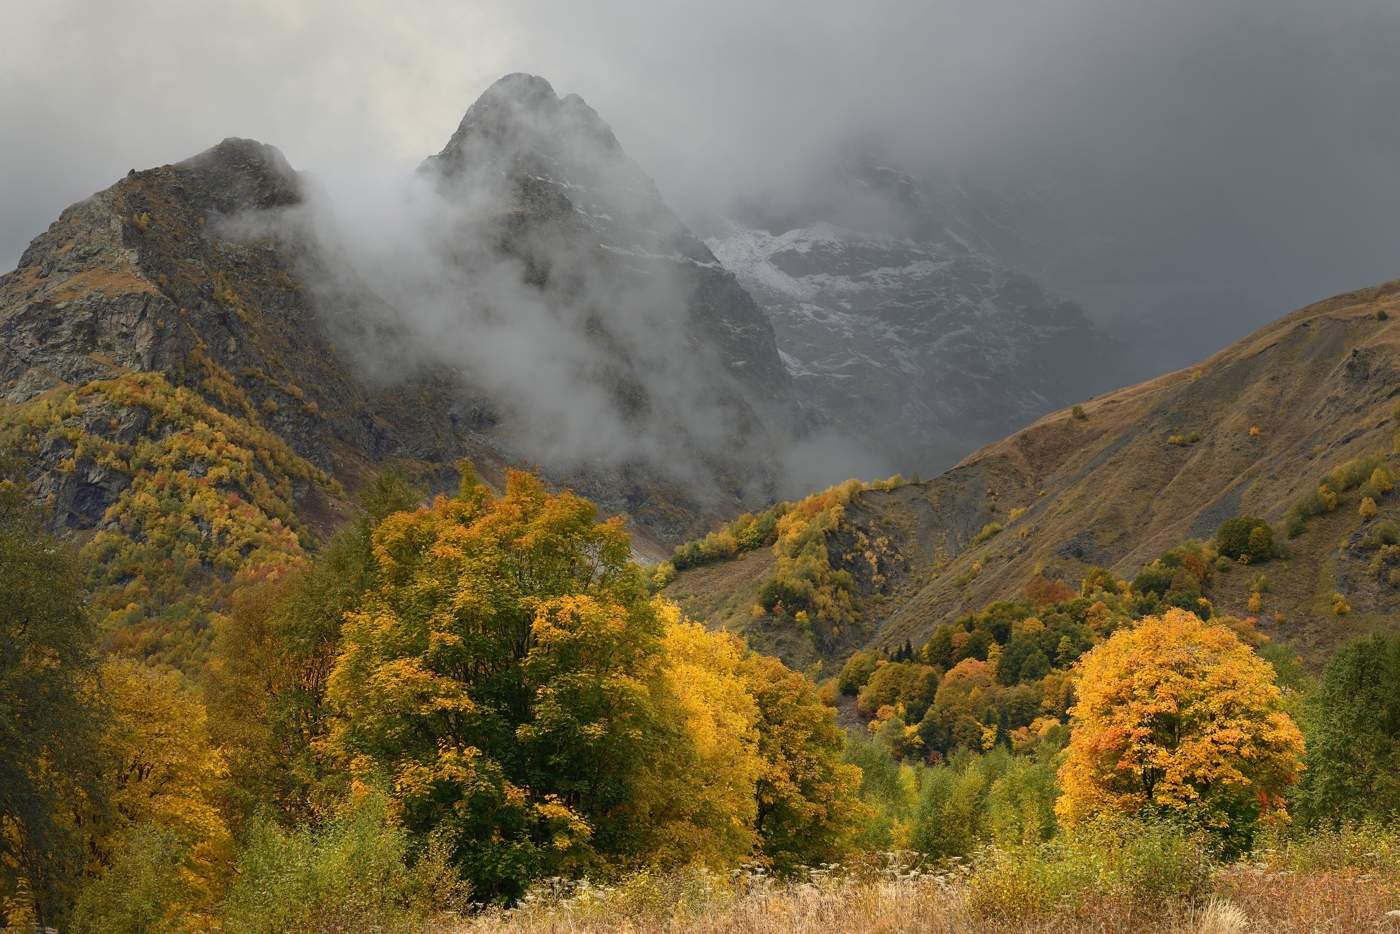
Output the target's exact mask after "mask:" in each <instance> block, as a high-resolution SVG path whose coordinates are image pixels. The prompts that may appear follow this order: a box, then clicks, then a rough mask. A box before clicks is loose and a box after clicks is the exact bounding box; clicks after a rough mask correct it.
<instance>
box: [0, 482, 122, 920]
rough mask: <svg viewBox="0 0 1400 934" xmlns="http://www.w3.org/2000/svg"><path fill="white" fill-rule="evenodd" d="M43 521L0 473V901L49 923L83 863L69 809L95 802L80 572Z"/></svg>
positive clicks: (95, 710)
mask: <svg viewBox="0 0 1400 934" xmlns="http://www.w3.org/2000/svg"><path fill="white" fill-rule="evenodd" d="M44 520H45V517H44V515H43V514H42V513H41V512H40V511H39V510H38V509H36V508H34V507H33V506H31V505H30V503H29V499H28V497H27V495H26V490H25V489H24V488H23V487H21V486H19V485H18V484H16V483H14V482H12V481H9V480H0V899H5V900H12V899H17V901H16V902H14V903H15V904H17V905H18V903H19V902H31V899H32V903H31V904H28V905H27V906H19V907H20V910H23V911H27V912H29V913H30V914H31V916H32V917H34V919H35V920H37V921H39V922H42V923H46V924H48V923H53V922H55V921H57V920H58V919H59V915H60V907H61V905H62V904H63V903H64V902H65V900H66V898H68V897H69V896H70V892H71V885H72V883H73V881H74V880H75V879H76V877H77V875H78V873H79V872H80V871H81V869H82V865H81V860H82V852H83V848H82V846H81V845H80V843H79V833H78V827H77V826H76V823H75V815H76V814H77V813H78V812H79V811H82V812H86V813H90V814H91V813H100V812H101V811H102V810H103V802H102V800H101V794H100V792H101V789H100V786H99V784H98V779H97V769H96V762H95V755H94V752H95V749H96V743H97V733H98V729H99V728H100V726H101V717H100V708H99V707H98V705H97V700H96V697H95V695H94V693H93V692H92V691H91V690H89V687H90V685H91V684H92V680H93V677H94V668H95V656H94V644H95V631H94V627H93V625H92V622H91V620H90V618H89V616H88V614H87V612H86V609H85V606H84V595H83V592H82V590H81V588H80V584H79V582H80V581H81V580H83V577H84V575H83V573H82V571H81V569H80V568H79V565H78V561H77V558H76V557H75V555H74V553H73V551H72V550H71V549H70V548H69V547H68V546H67V545H66V544H64V543H62V542H60V541H58V540H56V539H55V538H54V537H53V536H52V535H50V534H48V533H47V532H46V531H45V521H44ZM25 893H27V894H25Z"/></svg>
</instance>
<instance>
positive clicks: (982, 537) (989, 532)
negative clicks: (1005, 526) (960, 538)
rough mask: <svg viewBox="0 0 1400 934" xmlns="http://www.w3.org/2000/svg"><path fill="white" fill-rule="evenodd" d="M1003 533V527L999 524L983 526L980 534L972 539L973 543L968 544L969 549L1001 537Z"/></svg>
mask: <svg viewBox="0 0 1400 934" xmlns="http://www.w3.org/2000/svg"><path fill="white" fill-rule="evenodd" d="M1001 531H1002V527H1001V525H1000V524H999V523H996V522H988V523H987V524H986V525H984V526H982V530H981V531H980V532H978V533H977V534H976V535H974V536H973V537H972V541H970V542H968V547H976V546H977V545H980V544H982V543H983V542H985V541H989V540H991V539H993V538H995V537H996V536H998V535H1000V534H1001Z"/></svg>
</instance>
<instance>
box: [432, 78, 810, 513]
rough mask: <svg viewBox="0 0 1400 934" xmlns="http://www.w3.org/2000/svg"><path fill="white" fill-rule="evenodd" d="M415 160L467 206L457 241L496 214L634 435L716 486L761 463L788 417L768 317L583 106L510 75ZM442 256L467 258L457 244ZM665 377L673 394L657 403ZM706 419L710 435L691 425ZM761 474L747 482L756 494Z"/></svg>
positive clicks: (666, 390) (498, 233)
mask: <svg viewBox="0 0 1400 934" xmlns="http://www.w3.org/2000/svg"><path fill="white" fill-rule="evenodd" d="M423 171H424V172H425V173H427V174H429V175H431V176H432V177H434V178H436V179H437V180H438V187H439V189H440V190H441V191H442V192H443V193H444V195H445V196H446V197H447V198H449V199H454V200H456V201H457V202H459V203H462V204H469V205H472V206H473V207H474V208H475V210H474V211H473V213H472V227H473V229H471V230H463V231H462V232H461V233H460V236H459V237H458V238H457V239H458V243H457V246H459V247H460V246H461V245H462V244H471V245H476V244H479V241H480V239H481V231H480V230H479V228H478V227H477V225H478V224H479V222H480V216H481V215H482V214H483V213H487V214H495V215H496V217H497V222H496V225H495V227H494V229H492V230H491V231H490V232H489V237H488V239H489V240H490V242H491V243H492V245H493V246H494V247H495V248H496V249H498V250H499V251H501V252H503V253H505V254H508V255H510V256H513V257H516V258H518V259H520V260H523V262H524V272H523V278H524V279H525V280H526V281H527V282H528V283H529V284H531V285H533V286H534V287H536V288H537V289H538V290H539V291H540V293H541V294H543V295H546V296H547V297H548V300H549V301H550V302H551V304H552V306H553V311H554V313H555V314H556V315H557V317H558V319H559V321H560V323H561V326H576V327H580V330H581V331H582V332H583V334H584V337H585V339H586V340H588V341H590V342H592V343H594V344H596V345H597V346H599V347H600V348H605V351H606V352H605V359H606V362H605V364H604V366H603V367H601V368H600V369H601V372H600V373H597V374H591V375H590V378H594V377H596V378H598V379H601V380H603V381H605V382H606V383H607V384H608V386H609V389H610V391H611V392H612V393H613V395H614V396H615V398H616V400H617V405H618V407H619V409H620V410H621V411H622V413H623V414H624V415H625V416H627V417H628V418H629V419H630V420H631V425H632V427H633V428H634V429H635V431H636V432H638V433H643V434H650V435H661V436H666V435H668V434H669V435H671V436H670V437H669V438H668V441H667V443H668V444H669V445H673V446H675V448H676V449H678V450H681V451H684V452H685V453H686V456H688V457H692V458H695V459H697V460H698V461H701V462H704V463H706V465H707V467H708V471H707V472H710V473H716V474H718V475H719V476H720V477H721V478H727V479H722V480H721V483H722V485H730V486H734V485H736V484H740V485H742V484H744V482H745V481H744V478H742V477H739V476H736V474H747V475H749V477H750V478H752V477H753V476H755V475H756V474H758V473H762V472H764V471H766V470H768V469H769V468H768V467H765V466H764V465H765V464H767V465H771V464H772V462H773V460H774V459H775V458H774V454H775V444H781V442H782V441H783V440H785V439H786V438H788V437H789V436H790V434H791V432H792V430H793V428H794V427H795V426H796V425H797V424H798V422H799V421H800V418H799V415H798V405H797V402H796V398H795V396H794V393H793V387H792V384H791V380H790V379H789V376H788V373H787V371H786V370H785V368H784V367H783V365H782V362H781V360H780V358H779V356H778V352H777V346H776V343H775V340H774V336H773V328H772V326H771V325H770V323H769V322H768V320H767V318H766V317H765V315H764V314H763V313H762V311H761V310H760V309H759V308H758V307H757V306H756V305H755V303H754V301H753V300H752V298H751V297H750V296H749V295H748V293H747V292H745V291H744V289H743V288H742V287H741V286H740V285H739V284H738V282H737V281H736V280H735V278H734V277H733V275H731V274H730V273H729V272H728V271H727V270H725V269H724V268H723V267H722V266H721V265H720V263H719V262H718V261H717V260H716V259H715V257H714V255H713V254H712V253H711V252H710V250H709V249H708V248H707V247H706V246H705V244H704V243H703V242H702V241H701V240H700V239H699V238H697V237H696V236H695V235H694V234H693V233H692V232H691V231H690V230H689V229H687V228H686V227H685V225H684V224H682V223H681V222H680V220H679V219H678V218H677V217H676V216H675V214H674V213H673V212H672V211H671V210H670V208H669V207H667V206H666V204H665V203H664V202H663V201H662V199H661V197H660V195H659V194H658V192H657V190H656V187H655V185H654V184H653V183H652V181H651V179H650V178H648V177H647V175H646V174H645V173H644V172H643V171H642V170H641V168H640V167H638V166H637V165H636V163H634V162H633V161H632V160H631V159H630V158H628V156H627V155H626V153H625V152H623V150H622V148H621V146H620V145H619V144H618V141H617V139H616V137H615V136H614V135H613V133H612V131H611V130H610V129H609V128H608V126H607V124H605V123H604V122H603V121H602V120H601V119H600V118H599V116H598V115H597V113H595V112H594V111H593V110H592V108H590V107H589V106H588V105H587V104H585V103H584V102H583V101H582V100H581V99H580V98H579V97H577V96H576V95H569V96H567V97H564V98H562V99H561V98H559V97H558V96H556V94H555V93H554V90H553V89H552V88H551V87H550V85H549V83H548V82H547V81H545V80H544V79H542V78H538V77H535V76H531V75H509V76H507V77H505V78H503V79H501V80H500V81H498V82H497V83H496V84H495V85H493V86H492V87H491V88H490V89H489V90H487V92H486V93H485V94H483V95H482V97H481V99H480V100H478V101H477V102H476V103H475V104H474V105H473V106H472V107H471V109H470V110H468V111H467V114H466V116H465V117H464V118H463V119H462V122H461V125H460V126H459V127H458V128H457V131H456V133H454V134H453V136H452V138H451V140H450V141H449V142H448V144H447V146H446V147H445V148H444V149H443V150H442V152H441V153H439V154H438V155H436V156H433V157H431V158H429V159H428V160H427V161H426V162H425V163H424V166H423ZM455 259H456V261H457V262H458V263H460V264H462V265H464V266H466V267H467V268H470V267H471V265H472V264H473V263H479V262H481V258H480V257H475V256H472V255H470V250H469V249H468V250H466V251H464V253H463V254H462V255H459V256H457V257H455ZM662 382H665V383H666V384H668V385H666V386H662V385H659V384H660V383H662ZM675 387H681V388H683V390H684V392H683V393H682V394H680V395H679V398H675V399H672V400H670V401H668V398H667V397H668V396H675V395H677V394H676V393H675V392H674V389H675ZM668 406H669V408H668ZM706 410H710V411H709V412H708V413H707V411H706ZM697 412H698V413H701V416H702V417H700V418H697V417H696V413H697ZM705 414H709V415H712V416H713V418H711V419H708V421H710V422H713V423H718V424H721V425H723V426H725V430H724V433H723V436H716V435H714V434H712V433H711V434H708V435H706V436H700V437H697V436H696V429H695V424H696V423H697V422H705V421H706V420H707V419H705V418H704V417H703V416H704V415H705ZM721 452H723V456H719V457H717V456H716V455H717V453H721ZM736 455H737V456H736ZM638 466H646V465H638ZM651 466H652V467H653V468H654V467H655V466H656V465H651ZM772 479H774V478H772V477H769V478H768V481H769V482H767V483H760V484H758V487H759V488H760V490H761V489H762V488H764V487H766V488H767V490H766V492H768V493H771V492H772V483H771V481H772ZM748 485H749V486H751V487H752V486H753V484H752V483H751V482H750V483H748ZM751 492H759V491H758V490H753V491H751ZM759 498H761V495H760V497H759Z"/></svg>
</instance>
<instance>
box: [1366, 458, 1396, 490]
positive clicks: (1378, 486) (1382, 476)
mask: <svg viewBox="0 0 1400 934" xmlns="http://www.w3.org/2000/svg"><path fill="white" fill-rule="evenodd" d="M1362 489H1363V490H1364V491H1365V492H1366V495H1367V496H1373V497H1376V498H1379V497H1381V496H1384V495H1385V494H1387V493H1389V492H1390V491H1391V490H1393V489H1395V476H1394V475H1393V474H1392V473H1391V472H1390V468H1389V467H1387V466H1385V465H1384V464H1381V465H1380V466H1379V467H1377V468H1376V469H1375V470H1373V471H1371V478H1370V479H1369V480H1367V481H1366V485H1365V486H1364V487H1363V488H1362Z"/></svg>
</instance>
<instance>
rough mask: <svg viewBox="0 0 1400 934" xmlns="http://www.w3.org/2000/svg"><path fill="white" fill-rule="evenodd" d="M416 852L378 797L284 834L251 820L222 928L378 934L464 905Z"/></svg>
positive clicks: (455, 888)
mask: <svg viewBox="0 0 1400 934" xmlns="http://www.w3.org/2000/svg"><path fill="white" fill-rule="evenodd" d="M414 856H415V854H414V853H413V851H412V848H411V846H410V838H409V835H408V833H407V832H406V831H404V830H403V828H401V827H399V826H397V825H396V824H394V823H392V822H391V821H390V819H389V817H388V814H387V800H386V799H385V798H384V797H383V796H381V795H379V794H370V795H368V796H366V797H365V798H363V799H361V800H360V801H358V802H355V803H354V804H352V805H350V806H348V807H347V808H346V809H345V810H344V811H343V812H342V813H341V814H340V815H339V816H337V817H336V818H335V819H334V820H332V821H330V822H329V823H328V824H326V825H325V826H324V827H322V828H320V829H318V830H313V829H311V828H306V827H299V828H297V829H295V830H291V831H287V830H283V829H282V828H281V827H279V826H277V825H276V824H275V823H273V822H272V821H270V820H267V819H260V820H257V821H255V822H254V823H253V825H252V827H251V828H250V829H249V832H248V836H247V839H246V841H245V843H244V846H243V850H242V852H241V853H239V856H238V862H237V865H236V867H235V878H234V882H233V885H232V887H231V888H230V889H229V893H228V896H227V898H226V899H225V900H224V903H223V905H222V910H221V916H222V921H223V929H224V930H227V931H232V932H248V934H264V932H266V934H274V932H279V931H303V932H327V934H330V932H350V931H365V932H370V931H381V930H385V929H395V928H406V927H409V926H417V925H418V924H421V922H422V921H423V920H425V919H426V918H427V917H429V916H430V915H431V914H432V913H434V912H435V911H438V910H442V909H446V908H461V907H465V905H466V895H467V892H466V888H465V886H464V885H463V884H462V883H461V882H459V881H458V880H457V878H456V876H455V875H453V873H452V871H451V870H450V869H449V868H448V866H447V859H446V854H445V853H442V852H440V851H439V849H438V848H437V847H435V846H432V845H429V847H428V850H427V851H426V852H425V853H422V854H419V855H418V856H417V858H416V859H415V858H414Z"/></svg>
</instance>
